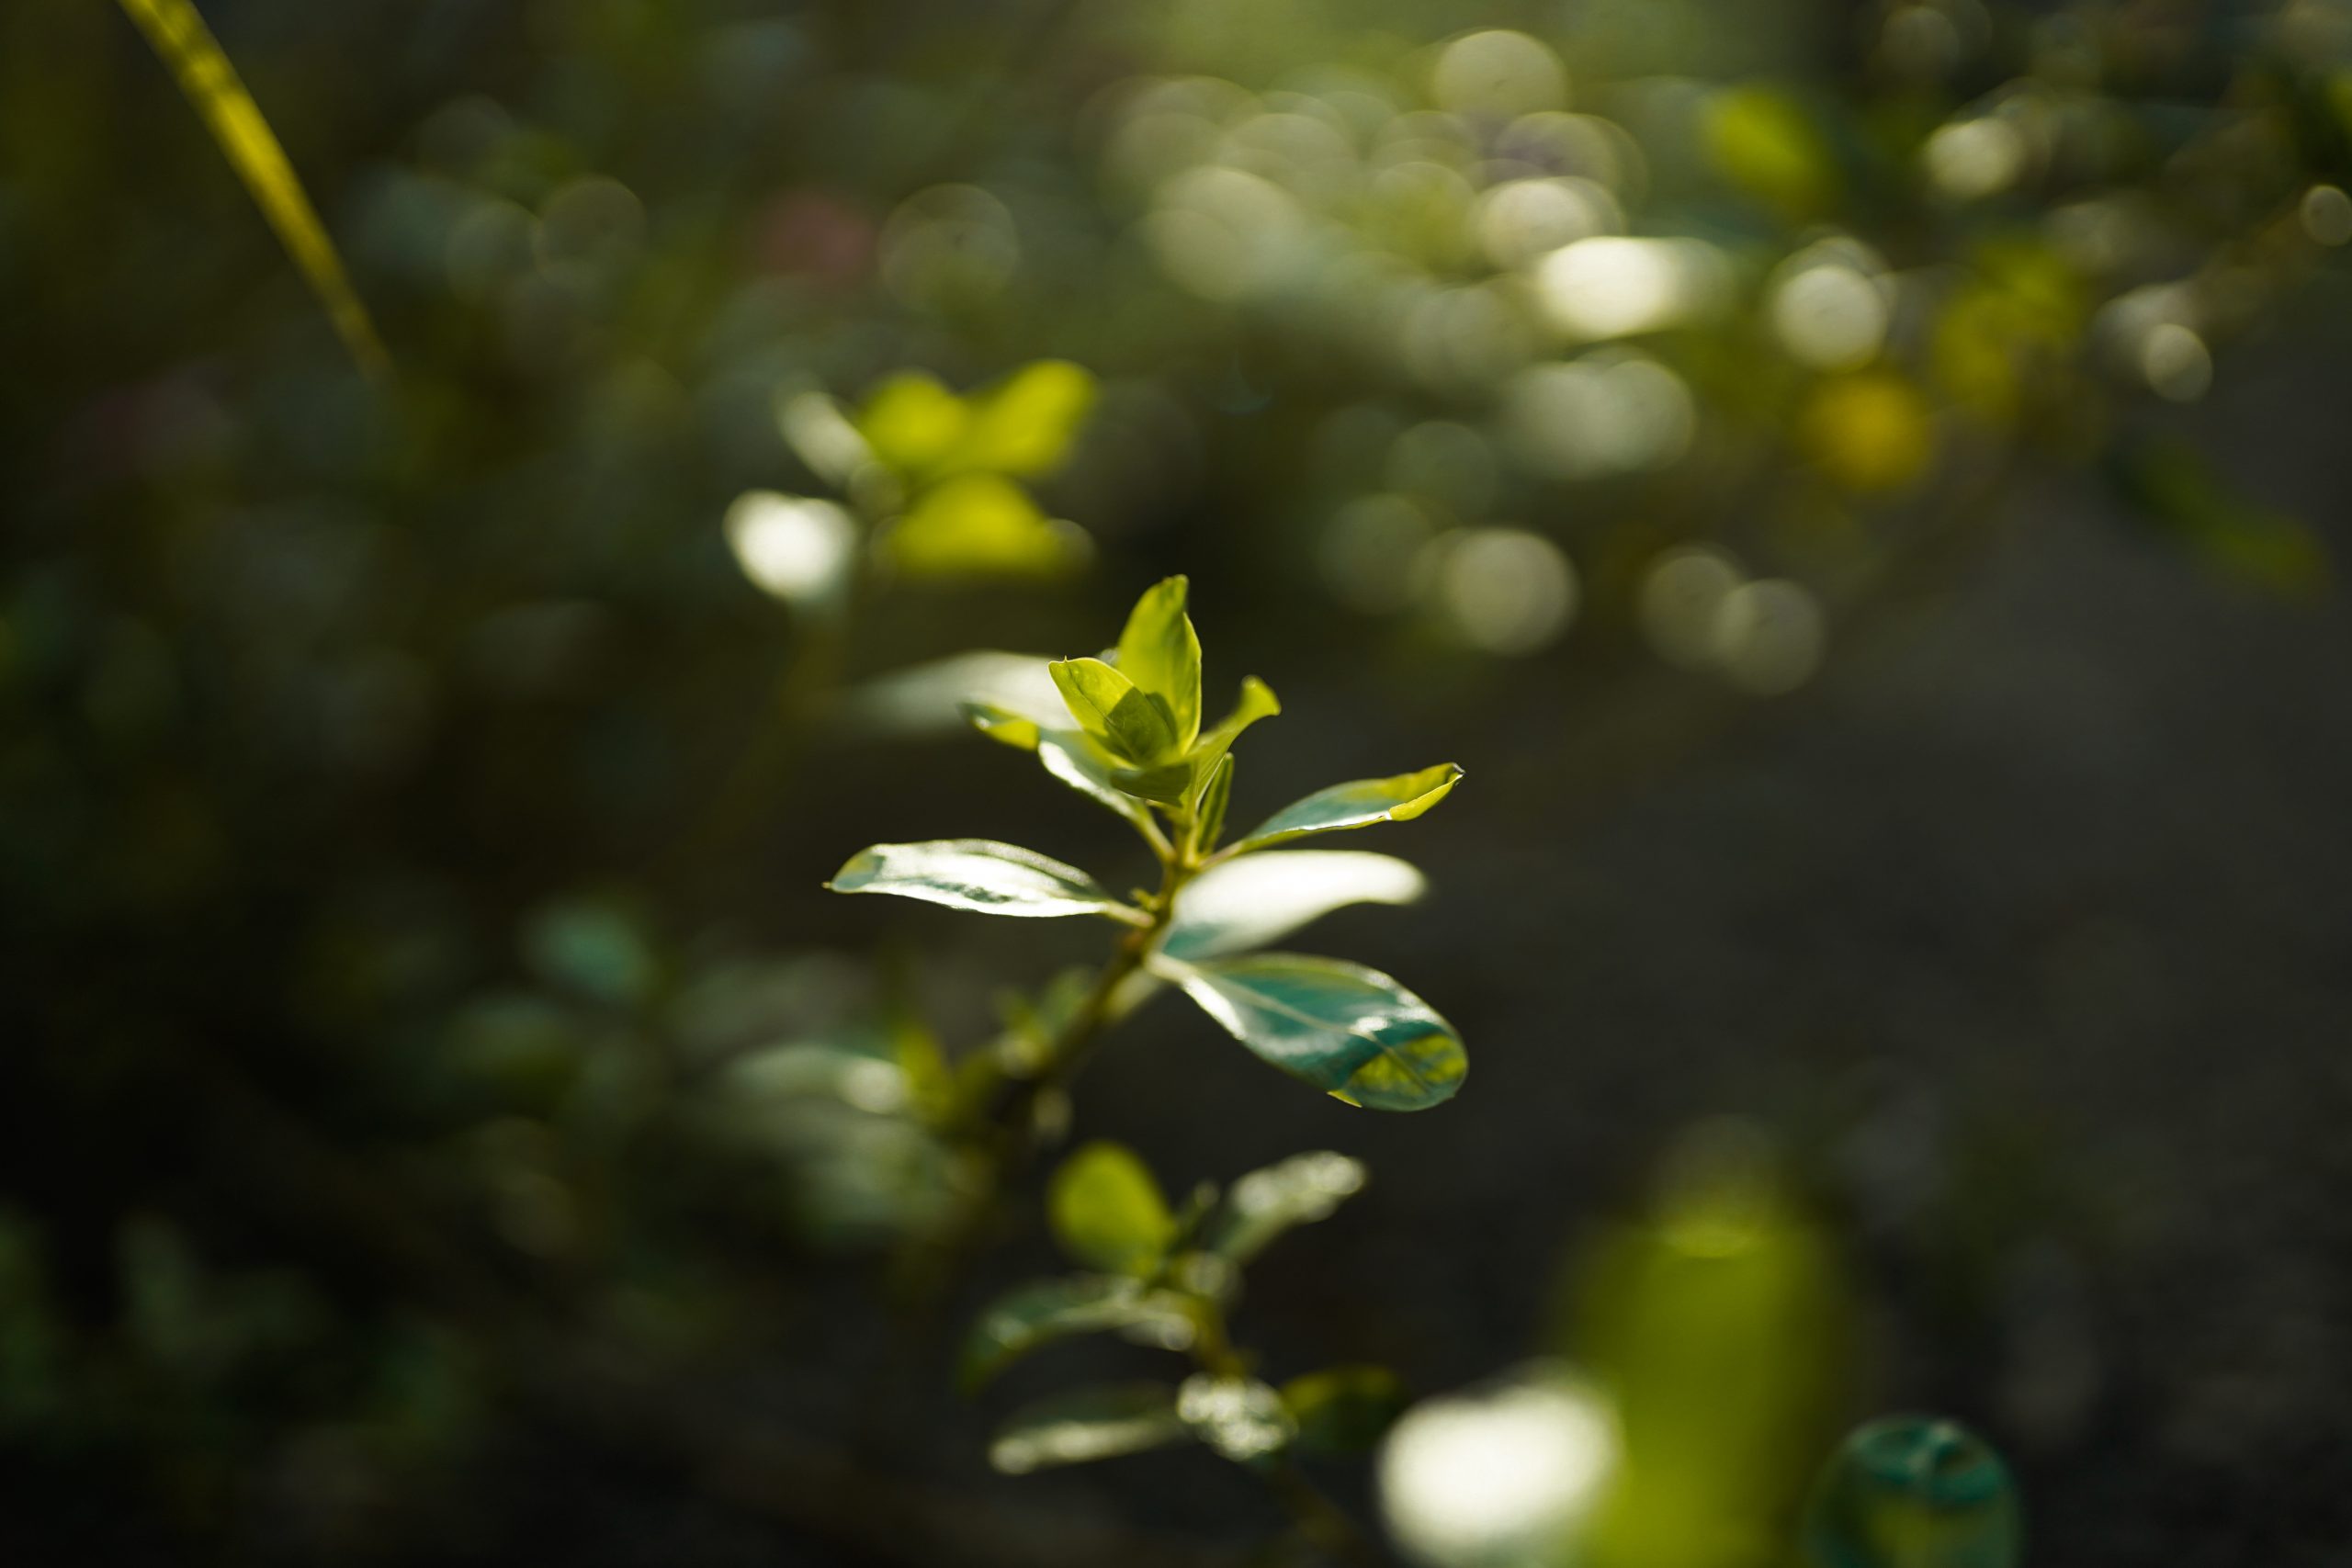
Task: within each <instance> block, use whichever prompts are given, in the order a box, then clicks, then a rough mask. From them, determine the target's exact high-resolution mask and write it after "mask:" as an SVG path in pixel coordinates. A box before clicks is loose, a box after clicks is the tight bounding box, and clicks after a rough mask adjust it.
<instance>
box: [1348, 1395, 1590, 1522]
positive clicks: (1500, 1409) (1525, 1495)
mask: <svg viewBox="0 0 2352 1568" xmlns="http://www.w3.org/2000/svg"><path fill="white" fill-rule="evenodd" d="M1617 1459H1618V1438H1617V1430H1616V1423H1615V1422H1614V1420H1613V1419H1612V1418H1611V1415H1610V1412H1609V1410H1608V1409H1607V1407H1606V1406H1605V1405H1604V1404H1602V1403H1601V1401H1600V1396H1599V1395H1598V1394H1597V1393H1594V1392H1593V1391H1592V1390H1591V1389H1589V1387H1587V1386H1586V1385H1584V1384H1583V1383H1581V1382H1578V1381H1577V1380H1576V1379H1575V1378H1574V1377H1573V1376H1572V1375H1571V1374H1570V1373H1568V1371H1566V1369H1565V1368H1561V1367H1556V1366H1542V1365H1539V1366H1535V1367H1531V1368H1528V1369H1525V1370H1523V1371H1521V1372H1519V1373H1518V1374H1516V1375H1515V1376H1514V1377H1513V1378H1512V1379H1511V1380H1510V1382H1506V1383H1504V1384H1502V1385H1501V1386H1499V1387H1497V1388H1495V1389H1493V1390H1491V1391H1489V1392H1487V1393H1467V1394H1457V1395H1453V1396H1450V1397H1445V1398H1440V1399H1431V1400H1427V1401H1425V1402H1423V1403H1422V1404H1419V1405H1417V1406H1415V1407H1414V1408H1413V1409H1412V1410H1410V1411H1408V1413H1407V1414H1406V1415H1405V1416H1404V1418H1403V1419H1402V1420H1400V1421H1398V1422H1397V1425H1396V1427H1394V1428H1393V1429H1392V1430H1391V1431H1390V1433H1389V1435H1388V1440H1387V1442H1386V1443H1385V1445H1384V1446H1383V1447H1382V1450H1381V1453H1380V1461H1379V1473H1380V1502H1381V1509H1382V1511H1383V1513H1384V1514H1385V1516H1386V1517H1387V1520H1388V1528H1389V1530H1390V1532H1391V1533H1392V1534H1394V1535H1395V1537H1396V1538H1397V1544H1399V1545H1400V1546H1402V1547H1403V1548H1404V1549H1405V1551H1407V1552H1408V1554H1409V1555H1410V1556H1412V1557H1413V1558H1415V1559H1416V1560H1417V1561H1419V1562H1425V1563H1429V1564H1431V1565H1432V1568H1501V1565H1505V1564H1510V1565H1518V1564H1534V1563H1540V1562H1553V1561H1555V1559H1556V1557H1557V1554H1558V1552H1559V1550H1560V1548H1561V1546H1562V1544H1563V1542H1564V1540H1565V1539H1566V1537H1567V1535H1568V1533H1569V1532H1570V1531H1571V1530H1572V1529H1573V1528H1574V1527H1575V1525H1576V1524H1577V1521H1578V1520H1580V1519H1582V1518H1584V1517H1588V1516H1589V1514H1590V1513H1591V1512H1592V1510H1593V1507H1594V1505H1595V1504H1596V1503H1598V1502H1599V1501H1600V1496H1601V1495H1602V1493H1603V1492H1604V1490H1605V1489H1606V1488H1607V1485H1608V1483H1609V1481H1610V1478H1611V1475H1612V1474H1613V1473H1614V1472H1615V1470H1616V1466H1617Z"/></svg>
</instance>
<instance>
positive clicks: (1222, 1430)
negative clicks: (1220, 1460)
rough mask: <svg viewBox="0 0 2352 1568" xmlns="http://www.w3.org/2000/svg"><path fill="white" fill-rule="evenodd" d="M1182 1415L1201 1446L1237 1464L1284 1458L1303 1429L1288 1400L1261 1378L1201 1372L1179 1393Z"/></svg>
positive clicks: (1185, 1382)
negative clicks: (1291, 1442)
mask: <svg viewBox="0 0 2352 1568" xmlns="http://www.w3.org/2000/svg"><path fill="white" fill-rule="evenodd" d="M1176 1413H1177V1415H1178V1416H1182V1418H1183V1421H1184V1424H1185V1425H1186V1426H1188V1427H1191V1428H1192V1429H1193V1435H1194V1436H1196V1437H1198V1438H1200V1439H1201V1441H1203V1442H1204V1443H1206V1444H1207V1445H1208V1446H1209V1447H1210V1448H1212V1449H1215V1450H1216V1451H1217V1452H1218V1453H1219V1454H1221V1455H1223V1456H1224V1457H1225V1458H1227V1459H1229V1460H1231V1461H1234V1462H1235V1463H1237V1464H1249V1463H1251V1462H1253V1461H1258V1460H1262V1459H1267V1458H1269V1457H1271V1456H1272V1455H1274V1454H1277V1453H1280V1452H1281V1451H1282V1450H1283V1449H1285V1448H1287V1447H1289V1446H1290V1440H1291V1438H1293V1437H1294V1436H1295V1435H1296V1433H1297V1430H1298V1427H1297V1424H1296V1423H1295V1422H1294V1421H1293V1420H1292V1419H1291V1414H1290V1411H1289V1410H1288V1408H1286V1407H1285V1406H1284V1405H1283V1396H1282V1395H1281V1394H1279V1393H1275V1392H1274V1391H1273V1390H1272V1388H1270V1387H1268V1386H1267V1385H1266V1384H1264V1383H1261V1382H1259V1381H1258V1380H1257V1379H1255V1378H1238V1377H1218V1376H1216V1375H1214V1374H1212V1373H1208V1372H1197V1373H1195V1374H1193V1376H1191V1377H1189V1378H1186V1379H1185V1380H1184V1385H1183V1387H1182V1388H1180V1389H1178V1390H1177V1391H1176Z"/></svg>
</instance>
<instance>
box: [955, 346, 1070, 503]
mask: <svg viewBox="0 0 2352 1568" xmlns="http://www.w3.org/2000/svg"><path fill="white" fill-rule="evenodd" d="M1094 394H1095V384H1094V378H1093V377H1092V376H1091V374H1089V373H1088V372H1087V371H1086V370H1085V369H1083V368H1081V367H1079V366H1076V365H1072V364H1071V363H1070V362H1069V361H1068V360H1066V359H1041V360H1038V361H1037V362H1036V363H1035V364H1034V365H1024V366H1023V367H1021V368H1020V369H1018V370H1016V371H1014V372H1013V373H1012V375H1010V376H1008V377H1006V378H1004V379H1003V380H1002V381H1001V382H999V383H998V384H997V385H996V386H995V387H994V388H992V389H983V390H981V391H978V392H975V393H974V394H973V395H972V399H971V402H970V405H969V407H970V413H971V419H970V423H969V425H968V427H967V430H966V432H965V434H964V439H963V442H962V445H961V446H959V447H958V448H957V449H956V456H955V460H956V464H957V466H958V467H963V468H986V469H989V470H991V471H993V472H996V473H1000V474H1012V475H1015V476H1017V477H1020V478H1023V479H1035V478H1037V477H1040V476H1042V475H1045V474H1048V473H1051V472H1052V471H1053V470H1054V469H1056V468H1060V467H1061V466H1062V462H1063V460H1064V459H1065V458H1067V457H1069V450H1070V447H1071V446H1073V445H1075V444H1076V442H1077V439H1078V433H1079V430H1080V427H1081V426H1082V425H1084V424H1085V423H1086V416H1087V415H1088V414H1089V413H1090V412H1092V411H1093V408H1094Z"/></svg>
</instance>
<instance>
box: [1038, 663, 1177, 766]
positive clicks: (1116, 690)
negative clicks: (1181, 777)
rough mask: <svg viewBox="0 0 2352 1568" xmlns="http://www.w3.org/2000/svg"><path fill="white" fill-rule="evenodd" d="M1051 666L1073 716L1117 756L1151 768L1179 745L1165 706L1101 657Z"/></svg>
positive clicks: (1080, 725)
mask: <svg viewBox="0 0 2352 1568" xmlns="http://www.w3.org/2000/svg"><path fill="white" fill-rule="evenodd" d="M1050 668H1051V669H1052V671H1053V676H1054V684H1055V685H1056V686H1057V687H1059V688H1060V690H1061V694H1062V700H1063V701H1064V702H1066V703H1068V704H1069V711H1070V716H1071V717H1072V718H1075V719H1077V720H1078V727H1079V728H1080V729H1082V730H1084V731H1085V732H1086V733H1087V734H1088V735H1090V736H1091V737H1093V739H1096V740H1098V741H1100V742H1101V743H1102V744H1103V746H1105V747H1107V748H1108V749H1109V750H1110V751H1111V752H1112V754H1113V755H1114V756H1116V757H1118V758H1120V759H1122V760H1123V761H1127V762H1130V763H1133V764H1135V765H1136V766H1137V767H1147V768H1148V767H1151V766H1153V765H1155V764H1157V763H1159V762H1161V761H1165V760H1167V758H1168V756H1169V754H1170V752H1171V751H1173V750H1175V749H1176V730H1175V727H1174V723H1173V721H1172V720H1171V719H1170V716H1169V711H1168V706H1167V704H1166V703H1165V702H1164V701H1155V700H1154V699H1153V697H1152V694H1150V693H1148V692H1146V691H1145V690H1144V689H1143V688H1142V687H1140V686H1138V685H1136V683H1135V682H1133V681H1130V680H1128V679H1127V677H1126V676H1125V674H1124V673H1122V672H1121V671H1118V670H1115V669H1114V668H1112V667H1111V666H1110V665H1108V664H1105V663H1103V660H1099V659H1064V660H1057V662H1055V663H1054V664H1053V665H1052V666H1050Z"/></svg>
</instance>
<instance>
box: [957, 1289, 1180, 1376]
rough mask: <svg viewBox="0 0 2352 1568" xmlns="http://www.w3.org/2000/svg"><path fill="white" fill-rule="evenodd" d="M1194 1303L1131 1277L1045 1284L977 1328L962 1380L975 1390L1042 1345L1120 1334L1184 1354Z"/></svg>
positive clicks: (1016, 1296) (1009, 1297) (999, 1303)
mask: <svg viewBox="0 0 2352 1568" xmlns="http://www.w3.org/2000/svg"><path fill="white" fill-rule="evenodd" d="M1195 1326H1196V1325H1195V1324H1194V1321H1193V1307H1192V1303H1190V1302H1188V1301H1187V1300H1186V1299H1185V1298H1184V1297H1182V1296H1181V1295H1178V1294H1177V1293H1176V1292H1172V1291H1161V1290H1153V1289H1150V1288H1148V1287H1147V1286H1146V1285H1145V1284H1144V1283H1143V1282H1142V1281H1141V1280H1132V1279H1128V1278H1126V1277H1125V1276H1108V1275H1091V1274H1082V1275H1078V1276H1076V1277H1074V1278H1071V1279H1067V1280H1036V1281H1035V1282H1034V1283H1031V1284H1027V1285H1023V1286H1021V1287H1020V1288H1019V1289H1017V1290H1014V1291H1012V1292H1008V1293H1006V1294H1005V1295H1003V1296H1001V1297H999V1298H998V1299H997V1300H996V1301H995V1302H994V1303H992V1304H991V1305H990V1306H989V1308H988V1310H987V1311H985V1312H983V1313H981V1314H980V1316H979V1319H978V1322H976V1323H975V1324H974V1325H972V1333H971V1337H969V1338H968V1339H967V1340H966V1341H965V1343H964V1353H963V1356H962V1358H961V1360H960V1362H959V1367H958V1371H957V1380H958V1382H960V1383H961V1384H962V1385H963V1387H964V1388H965V1389H966V1390H967V1391H969V1390H972V1389H976V1388H978V1387H979V1386H980V1385H981V1384H983V1383H985V1382H988V1381H989V1379H990V1378H993V1377H994V1376H996V1374H997V1373H998V1372H1000V1371H1003V1370H1004V1369H1005V1368H1006V1367H1007V1366H1010V1365H1011V1364H1012V1362H1013V1361H1014V1360H1016V1359H1019V1358H1021V1357H1023V1356H1025V1355H1027V1354H1028V1353H1029V1352H1030V1351H1032V1350H1034V1349H1035V1348H1037V1347H1038V1346H1040V1345H1046V1344H1050V1343H1051V1342H1052V1341H1054V1340H1057V1339H1067V1338H1069V1337H1072V1336H1074V1335H1080V1334H1103V1333H1109V1332H1114V1331H1115V1332H1117V1333H1120V1334H1123V1335H1125V1336H1126V1337H1128V1338H1131V1339H1134V1340H1136V1341H1137V1342H1138V1343H1140V1344H1145V1345H1152V1346H1157V1347H1159V1348H1161V1349H1166V1350H1181V1349H1182V1348H1185V1347H1186V1346H1188V1345H1190V1344H1191V1343H1192V1342H1193V1333H1194V1331H1195Z"/></svg>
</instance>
